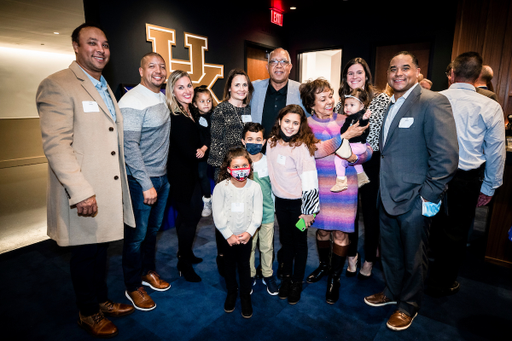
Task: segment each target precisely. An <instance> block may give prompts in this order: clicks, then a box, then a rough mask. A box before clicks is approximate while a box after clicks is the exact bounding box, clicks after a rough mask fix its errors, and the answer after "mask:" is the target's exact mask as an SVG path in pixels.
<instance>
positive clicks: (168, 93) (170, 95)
mask: <svg viewBox="0 0 512 341" xmlns="http://www.w3.org/2000/svg"><path fill="white" fill-rule="evenodd" d="M183 77H188V79H190V83H192V79H191V78H190V75H189V74H188V72H186V71H181V70H175V71H173V72H172V73H171V74H170V75H169V78H168V79H167V86H166V87H165V97H166V98H167V106H168V107H169V110H170V111H171V113H172V114H173V115H179V114H180V113H181V114H182V115H185V116H187V117H188V115H187V113H185V112H184V108H183V107H182V106H181V104H180V103H179V102H178V101H177V100H176V97H175V96H174V87H175V86H176V83H177V82H178V80H179V79H181V78H183Z"/></svg>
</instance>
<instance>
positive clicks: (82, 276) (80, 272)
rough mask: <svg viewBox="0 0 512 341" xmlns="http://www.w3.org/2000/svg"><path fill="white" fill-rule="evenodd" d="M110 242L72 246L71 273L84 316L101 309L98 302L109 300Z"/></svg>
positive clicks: (77, 299)
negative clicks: (107, 278)
mask: <svg viewBox="0 0 512 341" xmlns="http://www.w3.org/2000/svg"><path fill="white" fill-rule="evenodd" d="M108 245H109V244H108V243H100V244H86V245H77V246H72V247H71V261H70V273H71V281H72V283H73V289H74V290H75V297H76V305H77V306H78V310H79V311H80V313H81V314H82V315H83V316H90V315H93V314H96V313H97V312H98V311H99V306H98V303H103V302H105V301H107V300H108V289H107V281H106V277H107V249H108Z"/></svg>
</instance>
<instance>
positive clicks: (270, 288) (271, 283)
mask: <svg viewBox="0 0 512 341" xmlns="http://www.w3.org/2000/svg"><path fill="white" fill-rule="evenodd" d="M262 282H263V284H265V285H266V286H267V292H268V293H269V294H270V295H272V296H275V295H277V294H278V293H279V288H278V286H277V282H276V279H275V278H274V276H269V277H263V280H262Z"/></svg>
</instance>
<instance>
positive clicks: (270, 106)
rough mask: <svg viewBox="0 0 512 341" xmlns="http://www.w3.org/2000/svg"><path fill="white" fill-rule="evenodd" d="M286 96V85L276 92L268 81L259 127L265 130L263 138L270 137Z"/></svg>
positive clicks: (284, 103) (284, 104)
mask: <svg viewBox="0 0 512 341" xmlns="http://www.w3.org/2000/svg"><path fill="white" fill-rule="evenodd" d="M287 94H288V83H286V85H285V86H284V87H283V88H281V89H280V90H279V91H277V90H276V89H274V87H273V86H272V84H271V83H270V81H269V84H268V88H267V94H266V95H265V103H264V104H263V116H262V119H261V125H262V126H263V128H265V138H267V137H268V136H269V135H270V132H271V131H272V127H273V126H274V123H275V122H276V119H277V115H278V114H279V111H280V110H281V109H283V108H284V107H285V106H286V95H287Z"/></svg>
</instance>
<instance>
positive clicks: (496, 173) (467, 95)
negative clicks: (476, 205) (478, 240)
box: [440, 83, 506, 196]
mask: <svg viewBox="0 0 512 341" xmlns="http://www.w3.org/2000/svg"><path fill="white" fill-rule="evenodd" d="M440 93H441V94H443V95H444V96H446V97H447V98H448V100H449V101H450V104H451V106H452V111H453V116H454V118H455V125H456V127H457V141H458V142H459V169H462V170H466V171H468V170H472V169H477V168H478V167H480V166H481V165H482V163H484V162H486V164H485V178H484V182H483V184H482V188H481V190H480V192H482V193H483V194H485V195H488V196H492V195H494V190H495V189H496V188H498V187H499V186H501V184H502V183H503V170H504V167H505V155H506V152H505V120H504V118H503V110H502V109H501V106H500V105H499V104H498V103H497V102H496V101H493V100H492V99H490V98H488V97H486V96H484V95H481V94H479V93H477V92H476V90H475V87H474V86H473V85H471V84H469V83H454V84H452V85H451V86H450V88H449V89H448V90H444V91H441V92H440Z"/></svg>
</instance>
